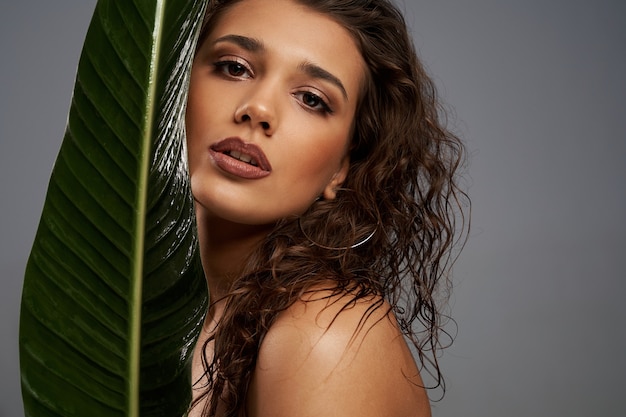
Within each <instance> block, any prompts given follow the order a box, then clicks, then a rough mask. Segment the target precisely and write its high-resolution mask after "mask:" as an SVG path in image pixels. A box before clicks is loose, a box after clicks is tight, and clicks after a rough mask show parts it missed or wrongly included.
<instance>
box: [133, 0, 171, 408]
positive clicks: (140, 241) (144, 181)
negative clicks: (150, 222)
mask: <svg viewBox="0 0 626 417" xmlns="http://www.w3.org/2000/svg"><path fill="white" fill-rule="evenodd" d="M165 3H166V0H157V2H156V10H155V17H154V22H155V24H154V29H153V31H152V50H151V51H150V69H149V72H148V94H147V97H146V111H145V113H144V114H145V118H144V129H143V136H142V138H141V140H142V146H141V149H142V150H143V153H142V154H141V155H140V163H139V173H138V192H137V202H136V207H137V212H136V222H135V233H134V236H135V247H134V252H135V253H134V256H133V261H134V265H133V279H132V282H133V284H134V285H133V287H132V290H131V291H132V294H131V298H130V299H131V305H130V310H131V311H130V318H131V320H130V329H129V349H130V352H129V361H128V366H129V369H128V415H129V416H130V417H139V409H140V404H139V392H140V387H139V384H140V378H139V377H140V366H141V364H140V355H141V306H142V290H143V287H142V284H143V268H144V254H145V226H146V215H147V194H148V178H149V169H150V156H151V153H152V151H151V146H150V145H151V144H152V137H153V129H154V125H155V123H154V120H155V113H156V112H157V109H158V103H157V102H156V96H157V76H158V72H159V57H160V54H161V38H162V35H163V17H164V10H165Z"/></svg>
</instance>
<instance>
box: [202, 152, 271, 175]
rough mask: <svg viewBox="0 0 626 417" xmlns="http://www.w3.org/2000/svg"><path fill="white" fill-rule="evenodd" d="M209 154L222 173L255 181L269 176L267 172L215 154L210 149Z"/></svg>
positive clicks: (224, 155)
mask: <svg viewBox="0 0 626 417" xmlns="http://www.w3.org/2000/svg"><path fill="white" fill-rule="evenodd" d="M209 152H210V153H211V157H212V158H213V160H214V161H215V164H216V165H217V166H218V167H220V169H222V171H225V172H227V173H229V174H231V175H234V176H236V177H240V178H245V179H248V180H256V179H260V178H264V177H267V176H268V175H270V172H269V171H265V170H264V169H261V168H259V167H257V166H254V165H250V164H248V163H246V162H243V161H240V160H238V159H235V158H231V157H230V156H228V155H226V154H223V153H221V152H215V151H213V150H211V149H210V150H209Z"/></svg>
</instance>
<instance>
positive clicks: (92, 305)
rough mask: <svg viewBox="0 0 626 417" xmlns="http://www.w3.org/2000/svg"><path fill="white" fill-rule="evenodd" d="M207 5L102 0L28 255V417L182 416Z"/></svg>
mask: <svg viewBox="0 0 626 417" xmlns="http://www.w3.org/2000/svg"><path fill="white" fill-rule="evenodd" d="M205 3H206V1H205V0H170V1H165V0H124V1H116V0H107V1H104V0H101V1H99V2H98V4H97V6H96V9H95V12H94V15H93V18H92V21H91V24H90V26H89V30H88V33H87V36H86V39H85V44H84V47H83V52H82V55H81V59H80V63H79V67H78V72H77V77H76V85H75V89H74V95H73V99H72V104H71V108H70V114H69V118H68V124H67V130H66V134H65V137H64V140H63V144H62V146H61V150H60V151H59V155H58V158H57V160H56V163H55V166H54V170H53V173H52V177H51V179H50V183H49V187H48V192H47V195H46V200H45V205H44V209H43V213H42V217H41V221H40V224H39V228H38V230H37V235H36V237H35V242H34V244H33V248H32V251H31V254H30V258H29V260H28V265H27V268H26V276H25V280H24V288H23V296H22V307H21V317H20V366H21V373H22V395H23V400H24V408H25V411H26V415H27V416H34V417H42V416H80V417H85V416H90V417H95V416H107V417H111V416H139V415H141V416H167V417H172V416H180V415H183V414H185V412H186V410H187V407H188V405H189V401H190V399H191V390H190V378H191V376H190V371H191V366H190V365H191V363H190V362H191V356H192V352H193V347H194V344H195V341H196V338H197V334H198V332H199V329H200V326H201V324H202V321H203V317H204V313H205V310H206V304H207V291H206V283H205V280H204V276H203V273H202V267H201V264H200V257H199V251H198V240H197V234H196V229H195V222H194V214H193V213H194V211H193V199H192V197H191V192H190V184H189V178H188V172H187V167H186V155H185V146H184V140H185V138H184V109H185V102H186V97H187V84H188V78H189V71H190V64H191V60H192V58H193V53H194V49H195V44H196V39H197V34H198V30H199V26H200V24H201V22H202V16H203V15H204V9H205V7H206V4H205Z"/></svg>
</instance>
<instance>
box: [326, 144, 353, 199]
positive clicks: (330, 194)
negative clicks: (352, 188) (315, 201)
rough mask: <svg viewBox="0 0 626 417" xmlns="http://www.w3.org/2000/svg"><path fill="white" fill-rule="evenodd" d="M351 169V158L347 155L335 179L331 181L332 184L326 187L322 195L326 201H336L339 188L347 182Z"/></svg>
mask: <svg viewBox="0 0 626 417" xmlns="http://www.w3.org/2000/svg"><path fill="white" fill-rule="evenodd" d="M349 169H350V156H349V155H346V156H344V157H343V159H342V160H341V165H340V166H339V169H338V170H337V172H335V174H334V175H333V177H332V178H331V179H330V182H329V183H328V184H327V185H326V187H324V192H323V193H322V195H323V196H324V199H325V200H334V199H335V197H336V196H337V188H339V187H340V186H341V184H343V182H344V181H345V180H346V177H347V176H348V170H349Z"/></svg>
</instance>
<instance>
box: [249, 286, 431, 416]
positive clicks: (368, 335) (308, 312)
mask: <svg viewBox="0 0 626 417" xmlns="http://www.w3.org/2000/svg"><path fill="white" fill-rule="evenodd" d="M248 411H249V415H250V416H254V417H265V416H272V417H281V416H285V417H287V416H294V415H297V416H301V417H307V416H320V415H323V416H329V417H333V416H337V417H340V416H355V415H358V416H363V417H369V416H372V417H374V416H388V417H409V416H415V417H422V416H430V407H429V403H428V398H427V396H426V394H425V391H424V389H423V388H421V379H420V377H419V372H418V370H417V367H416V365H415V362H414V360H413V357H412V356H411V353H410V350H409V349H408V347H407V345H406V343H405V341H404V338H403V337H402V335H401V333H400V330H399V328H398V326H397V323H396V321H395V318H394V317H393V314H392V313H391V312H390V308H389V305H388V304H387V303H386V302H384V301H382V300H381V299H380V298H378V297H369V298H366V299H360V300H357V301H352V296H351V295H349V294H340V295H332V294H330V293H329V292H327V291H319V292H316V293H313V294H311V295H310V296H309V297H308V299H307V300H305V301H300V302H297V303H295V304H294V305H293V306H292V307H290V308H289V309H288V310H286V311H285V312H283V313H282V314H281V315H280V316H279V317H278V318H277V320H276V322H275V323H274V324H273V325H272V327H271V328H270V330H269V332H268V333H267V335H266V337H265V339H264V340H263V342H262V344H261V347H260V351H259V356H258V361H257V365H256V369H255V374H254V376H253V379H252V383H251V385H250V390H249V393H248Z"/></svg>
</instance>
